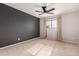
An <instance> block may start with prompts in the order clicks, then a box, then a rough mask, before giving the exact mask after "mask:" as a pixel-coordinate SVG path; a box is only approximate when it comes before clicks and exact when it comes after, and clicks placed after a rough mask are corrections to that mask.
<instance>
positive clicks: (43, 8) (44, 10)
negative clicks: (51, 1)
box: [35, 4, 55, 15]
mask: <svg viewBox="0 0 79 59" xmlns="http://www.w3.org/2000/svg"><path fill="white" fill-rule="evenodd" d="M41 8H42V11H39V10H35V12H39V13H40V14H39V15H42V14H44V13H46V14H54V13H51V11H53V10H55V8H51V9H49V10H47V6H46V4H44V5H43V6H41Z"/></svg>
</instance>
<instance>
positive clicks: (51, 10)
mask: <svg viewBox="0 0 79 59" xmlns="http://www.w3.org/2000/svg"><path fill="white" fill-rule="evenodd" d="M52 10H55V8H52V9H50V10H48V11H47V12H50V11H52Z"/></svg>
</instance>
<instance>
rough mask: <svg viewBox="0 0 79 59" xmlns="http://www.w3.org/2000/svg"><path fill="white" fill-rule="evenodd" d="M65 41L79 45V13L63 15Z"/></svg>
mask: <svg viewBox="0 0 79 59" xmlns="http://www.w3.org/2000/svg"><path fill="white" fill-rule="evenodd" d="M62 37H63V41H66V42H72V43H79V12H73V13H67V14H63V15H62Z"/></svg>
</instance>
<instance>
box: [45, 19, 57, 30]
mask: <svg viewBox="0 0 79 59" xmlns="http://www.w3.org/2000/svg"><path fill="white" fill-rule="evenodd" d="M46 25H47V28H50V29H53V28H56V27H57V21H56V20H48V21H47V23H46Z"/></svg>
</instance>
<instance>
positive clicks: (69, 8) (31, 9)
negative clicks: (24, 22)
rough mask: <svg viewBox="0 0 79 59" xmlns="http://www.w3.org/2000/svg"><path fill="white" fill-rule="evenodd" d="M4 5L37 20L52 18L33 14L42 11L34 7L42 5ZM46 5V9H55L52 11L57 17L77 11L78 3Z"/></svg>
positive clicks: (78, 8)
mask: <svg viewBox="0 0 79 59" xmlns="http://www.w3.org/2000/svg"><path fill="white" fill-rule="evenodd" d="M5 4H6V5H8V6H11V7H13V8H16V9H18V10H21V11H24V12H26V13H28V14H31V15H33V16H36V17H39V18H40V17H47V16H53V15H48V14H43V15H41V16H39V15H38V14H39V13H38V12H35V10H42V9H41V8H40V7H37V6H36V5H38V6H42V5H43V3H5ZM47 5H48V7H47V9H51V8H55V10H54V11H52V12H53V13H54V15H59V14H62V13H68V12H73V11H78V10H79V3H50V4H47Z"/></svg>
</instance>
